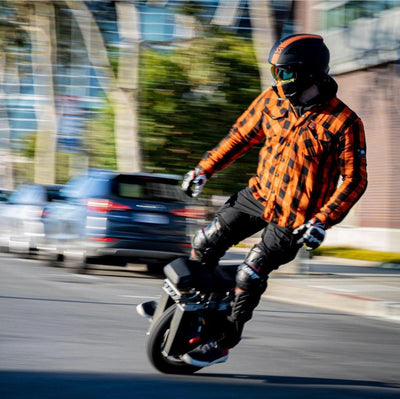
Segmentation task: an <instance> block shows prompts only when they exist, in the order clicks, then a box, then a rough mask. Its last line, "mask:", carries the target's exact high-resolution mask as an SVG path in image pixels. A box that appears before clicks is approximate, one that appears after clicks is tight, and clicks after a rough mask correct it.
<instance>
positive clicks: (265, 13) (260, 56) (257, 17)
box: [249, 0, 276, 90]
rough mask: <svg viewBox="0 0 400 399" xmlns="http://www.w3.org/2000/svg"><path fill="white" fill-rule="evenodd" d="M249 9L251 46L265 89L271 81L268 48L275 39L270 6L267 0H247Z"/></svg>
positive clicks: (262, 85)
mask: <svg viewBox="0 0 400 399" xmlns="http://www.w3.org/2000/svg"><path fill="white" fill-rule="evenodd" d="M249 11H250V19H251V25H252V37H253V46H254V51H255V53H256V58H257V62H258V68H259V71H260V78H261V87H262V89H263V90H265V89H267V88H268V87H269V86H271V83H272V77H271V73H270V71H269V65H268V54H269V49H270V48H271V47H272V46H273V45H274V43H275V41H276V38H275V35H274V21H273V20H272V12H271V6H270V4H269V1H259V0H249Z"/></svg>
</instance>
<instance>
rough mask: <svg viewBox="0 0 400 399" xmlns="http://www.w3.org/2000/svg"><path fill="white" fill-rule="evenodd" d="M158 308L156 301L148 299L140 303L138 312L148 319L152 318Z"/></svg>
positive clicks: (137, 308)
mask: <svg viewBox="0 0 400 399" xmlns="http://www.w3.org/2000/svg"><path fill="white" fill-rule="evenodd" d="M156 308H157V302H156V301H148V302H143V303H139V305H137V306H136V312H138V313H139V314H140V316H142V317H145V318H146V319H152V318H153V316H154V313H155V311H156Z"/></svg>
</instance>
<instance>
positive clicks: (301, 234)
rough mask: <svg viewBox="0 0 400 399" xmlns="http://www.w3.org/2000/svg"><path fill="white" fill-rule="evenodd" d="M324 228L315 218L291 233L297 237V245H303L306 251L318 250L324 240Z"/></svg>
mask: <svg viewBox="0 0 400 399" xmlns="http://www.w3.org/2000/svg"><path fill="white" fill-rule="evenodd" d="M325 229H326V226H325V225H324V224H323V223H322V222H320V221H319V220H318V219H317V218H314V219H311V220H309V221H308V222H307V223H305V224H302V225H301V226H300V227H298V228H297V229H295V230H294V231H293V234H294V235H296V236H298V239H297V241H296V243H297V244H299V245H305V246H306V249H307V251H312V250H313V249H316V248H318V247H319V246H320V245H321V244H322V241H324V238H325Z"/></svg>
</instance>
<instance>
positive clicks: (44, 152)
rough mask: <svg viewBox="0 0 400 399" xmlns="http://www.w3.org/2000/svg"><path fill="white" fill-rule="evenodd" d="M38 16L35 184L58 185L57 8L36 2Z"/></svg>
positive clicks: (34, 25) (34, 33)
mask: <svg viewBox="0 0 400 399" xmlns="http://www.w3.org/2000/svg"><path fill="white" fill-rule="evenodd" d="M33 6H34V14H33V15H31V26H30V27H27V28H26V29H27V31H28V32H29V33H30V35H31V40H32V64H33V65H32V69H33V79H34V86H35V94H36V96H37V99H36V101H35V110H36V116H37V134H36V146H35V166H34V181H35V183H40V184H45V183H47V184H53V183H55V180H56V179H55V159H56V155H55V154H56V148H57V118H56V107H55V101H54V87H53V69H52V68H53V51H52V43H55V35H54V32H55V31H54V26H53V24H54V18H55V15H54V8H53V5H52V4H51V3H49V2H34V3H33Z"/></svg>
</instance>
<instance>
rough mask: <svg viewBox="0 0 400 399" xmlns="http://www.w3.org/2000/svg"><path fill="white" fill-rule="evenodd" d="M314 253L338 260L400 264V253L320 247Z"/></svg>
mask: <svg viewBox="0 0 400 399" xmlns="http://www.w3.org/2000/svg"><path fill="white" fill-rule="evenodd" d="M312 253H313V255H315V256H334V257H338V258H347V259H360V260H367V261H372V262H382V263H399V264H400V253H393V252H382V251H371V250H367V249H360V248H351V247H319V248H317V249H316V250H314V251H313V252H312Z"/></svg>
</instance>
